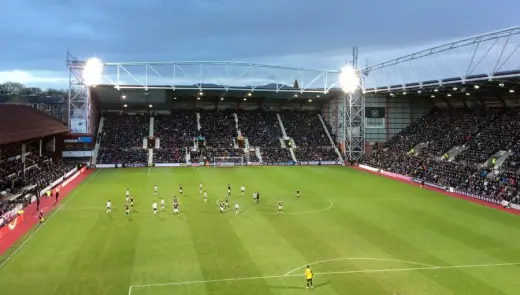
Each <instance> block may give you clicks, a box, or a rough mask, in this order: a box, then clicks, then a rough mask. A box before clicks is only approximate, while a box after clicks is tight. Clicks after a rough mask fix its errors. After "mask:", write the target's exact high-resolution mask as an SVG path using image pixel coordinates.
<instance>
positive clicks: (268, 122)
mask: <svg viewBox="0 0 520 295" xmlns="http://www.w3.org/2000/svg"><path fill="white" fill-rule="evenodd" d="M237 116H238V129H239V130H240V132H241V133H242V136H244V137H247V138H248V140H249V146H250V147H262V148H263V147H280V138H281V137H282V130H281V129H280V124H279V123H278V119H277V117H276V113H275V112H265V111H238V112H237Z"/></svg>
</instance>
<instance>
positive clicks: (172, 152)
mask: <svg viewBox="0 0 520 295" xmlns="http://www.w3.org/2000/svg"><path fill="white" fill-rule="evenodd" d="M153 162H154V163H186V152H185V149H184V148H165V149H163V148H161V149H154V151H153Z"/></svg>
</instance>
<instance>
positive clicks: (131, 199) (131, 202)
mask: <svg viewBox="0 0 520 295" xmlns="http://www.w3.org/2000/svg"><path fill="white" fill-rule="evenodd" d="M130 207H132V209H134V197H130Z"/></svg>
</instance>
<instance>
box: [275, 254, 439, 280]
mask: <svg viewBox="0 0 520 295" xmlns="http://www.w3.org/2000/svg"><path fill="white" fill-rule="evenodd" d="M340 260H374V261H390V262H401V263H408V264H414V265H420V266H428V267H435V265H431V264H427V263H421V262H415V261H408V260H399V259H391V258H374V257H344V258H334V259H327V260H320V261H315V262H311V263H307V264H304V265H302V266H299V267H297V268H295V269H293V270H291V271H290V272H288V273H286V274H285V276H289V275H290V274H292V273H293V272H295V271H297V270H299V269H302V268H304V267H305V266H307V265H315V264H320V263H325V262H332V261H340Z"/></svg>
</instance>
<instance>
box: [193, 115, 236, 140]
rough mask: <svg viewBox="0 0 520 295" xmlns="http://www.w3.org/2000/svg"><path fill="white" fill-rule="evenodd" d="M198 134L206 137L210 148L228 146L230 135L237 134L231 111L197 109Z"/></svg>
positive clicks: (234, 135)
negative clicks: (198, 120)
mask: <svg viewBox="0 0 520 295" xmlns="http://www.w3.org/2000/svg"><path fill="white" fill-rule="evenodd" d="M199 114H200V126H201V130H200V135H202V136H204V137H205V138H206V145H207V146H208V147H210V148H230V147H232V146H233V139H232V137H236V136H237V130H236V128H235V119H234V117H233V112H231V111H199Z"/></svg>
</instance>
